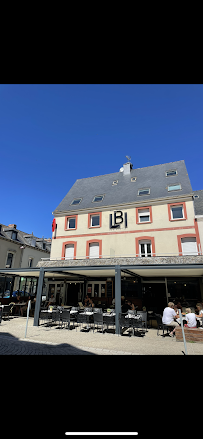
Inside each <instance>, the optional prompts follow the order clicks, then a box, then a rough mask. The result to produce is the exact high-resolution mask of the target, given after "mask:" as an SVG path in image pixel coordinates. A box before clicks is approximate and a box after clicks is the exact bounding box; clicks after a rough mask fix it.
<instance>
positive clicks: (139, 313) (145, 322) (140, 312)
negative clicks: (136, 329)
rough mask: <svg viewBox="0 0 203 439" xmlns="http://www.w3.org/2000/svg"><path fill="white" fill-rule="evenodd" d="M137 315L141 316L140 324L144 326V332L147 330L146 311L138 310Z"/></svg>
mask: <svg viewBox="0 0 203 439" xmlns="http://www.w3.org/2000/svg"><path fill="white" fill-rule="evenodd" d="M137 315H141V316H142V326H144V327H145V332H148V331H147V311H138V312H137Z"/></svg>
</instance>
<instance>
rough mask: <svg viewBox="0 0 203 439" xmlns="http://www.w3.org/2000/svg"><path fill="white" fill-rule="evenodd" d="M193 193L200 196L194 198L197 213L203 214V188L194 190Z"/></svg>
mask: <svg viewBox="0 0 203 439" xmlns="http://www.w3.org/2000/svg"><path fill="white" fill-rule="evenodd" d="M193 194H194V195H198V196H199V198H194V208H195V215H203V190H200V191H194V192H193Z"/></svg>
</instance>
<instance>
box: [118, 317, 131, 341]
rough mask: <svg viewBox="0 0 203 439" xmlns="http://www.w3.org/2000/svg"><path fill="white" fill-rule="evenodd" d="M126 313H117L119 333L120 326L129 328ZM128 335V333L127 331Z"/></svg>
mask: <svg viewBox="0 0 203 439" xmlns="http://www.w3.org/2000/svg"><path fill="white" fill-rule="evenodd" d="M127 314H128V313H125V314H122V313H119V316H118V321H119V328H120V334H121V333H122V328H129V327H130V319H129V318H126V315H127ZM129 336H130V333H129Z"/></svg>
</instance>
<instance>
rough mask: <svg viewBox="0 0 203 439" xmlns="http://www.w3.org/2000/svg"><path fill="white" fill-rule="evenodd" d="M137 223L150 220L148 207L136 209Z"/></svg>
mask: <svg viewBox="0 0 203 439" xmlns="http://www.w3.org/2000/svg"><path fill="white" fill-rule="evenodd" d="M138 217H139V223H143V222H144V223H146V222H150V211H149V209H140V210H139V209H138Z"/></svg>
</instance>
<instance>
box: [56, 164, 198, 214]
mask: <svg viewBox="0 0 203 439" xmlns="http://www.w3.org/2000/svg"><path fill="white" fill-rule="evenodd" d="M171 169H177V171H178V174H177V175H175V176H171V177H166V176H165V171H167V170H171ZM131 177H137V180H136V182H131ZM114 180H118V184H117V185H115V186H113V185H112V183H113V181H114ZM175 183H181V185H182V190H178V191H173V192H168V190H167V186H168V185H169V184H175ZM141 188H150V195H142V196H139V195H138V189H141ZM191 193H192V187H191V184H190V179H189V176H188V173H187V169H186V166H185V161H184V160H180V161H176V162H170V163H164V164H160V165H155V166H148V167H145V168H137V169H132V170H131V172H130V174H129V175H123V172H115V173H113V174H106V175H99V176H97V177H90V178H82V179H79V180H76V182H75V183H74V185H73V186H72V188H71V189H70V190H69V192H68V193H67V195H66V196H65V197H64V199H63V200H62V201H61V203H60V204H59V205H58V207H57V208H56V209H55V211H54V212H53V213H60V212H63V211H73V210H74V211H77V210H80V209H87V208H92V209H94V208H95V207H101V208H102V206H111V205H117V204H118V205H119V204H122V203H132V202H139V201H143V200H153V199H156V198H164V197H167V196H169V195H170V194H171V195H173V196H174V195H183V194H184V195H186V194H191ZM103 194H105V197H104V199H103V201H101V202H99V203H93V202H92V200H93V197H94V196H95V195H103ZM74 198H82V201H81V203H80V204H78V205H75V206H73V205H72V206H71V205H70V203H71V202H72V201H73V199H74Z"/></svg>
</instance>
